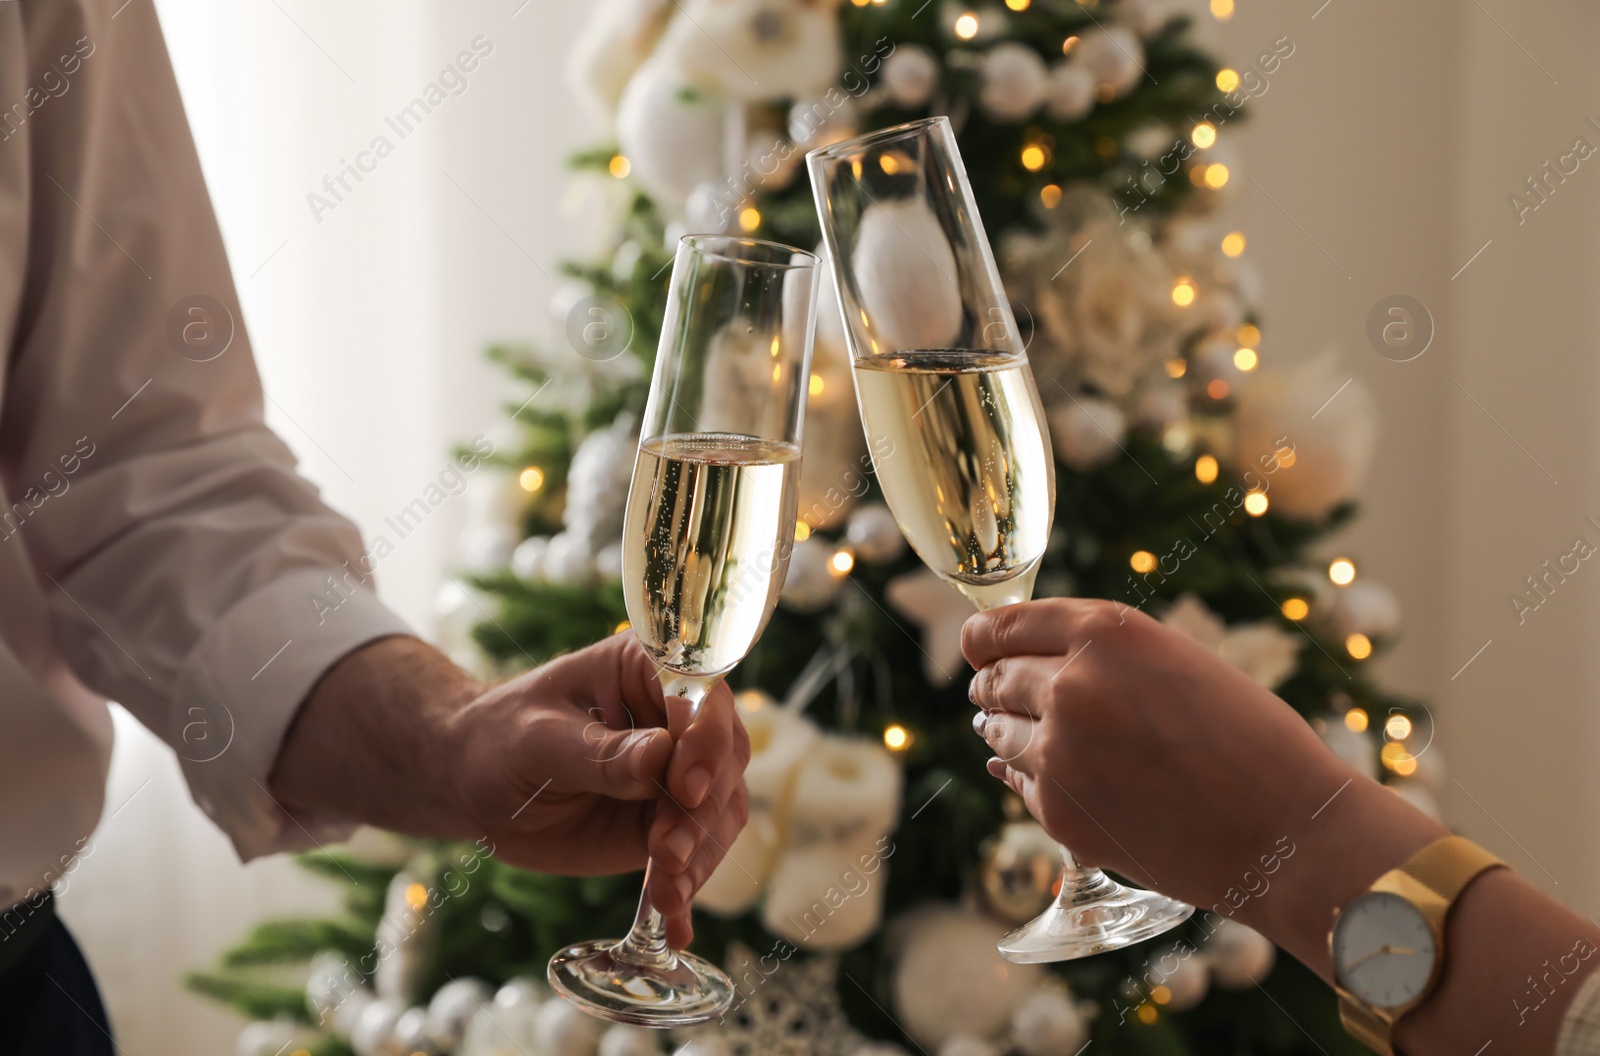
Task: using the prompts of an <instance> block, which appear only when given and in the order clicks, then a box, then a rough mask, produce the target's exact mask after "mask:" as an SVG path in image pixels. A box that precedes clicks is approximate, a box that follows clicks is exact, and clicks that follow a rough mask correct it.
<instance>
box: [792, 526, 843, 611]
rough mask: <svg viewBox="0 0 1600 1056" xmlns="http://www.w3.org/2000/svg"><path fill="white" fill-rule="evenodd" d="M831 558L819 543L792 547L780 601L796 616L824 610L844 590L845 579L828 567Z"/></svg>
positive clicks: (803, 541)
mask: <svg viewBox="0 0 1600 1056" xmlns="http://www.w3.org/2000/svg"><path fill="white" fill-rule="evenodd" d="M832 557H833V551H832V549H831V548H830V547H828V546H826V545H824V544H823V543H822V542H821V541H820V540H818V539H815V538H812V539H805V540H802V541H801V542H798V543H795V544H794V549H793V550H792V551H790V553H789V571H788V573H787V575H786V576H785V577H784V580H783V593H782V594H781V595H779V600H781V601H782V602H783V603H784V604H785V605H787V606H789V607H790V608H791V609H795V610H797V611H799V612H816V611H818V610H819V609H822V608H824V607H826V606H827V604H828V603H829V602H830V601H832V600H833V598H834V595H836V594H838V593H839V589H840V588H841V587H843V586H844V578H843V577H842V576H838V575H835V574H834V572H833V569H832V568H831V567H830V566H829V564H828V562H829V560H830V559H831V558H832Z"/></svg>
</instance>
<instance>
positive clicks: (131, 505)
mask: <svg viewBox="0 0 1600 1056" xmlns="http://www.w3.org/2000/svg"><path fill="white" fill-rule="evenodd" d="M8 6H13V8H14V11H13V13H12V14H11V16H10V19H9V21H11V22H15V21H16V20H18V19H20V24H21V27H22V32H21V37H20V43H19V41H18V40H17V39H13V40H11V41H9V42H7V41H0V51H3V52H4V54H3V55H0V61H11V59H12V58H14V57H18V51H19V50H20V51H21V56H20V57H21V58H22V59H23V60H24V61H25V63H26V68H27V70H28V84H29V85H39V86H41V87H40V90H39V91H38V92H37V93H36V95H37V98H34V99H33V100H32V101H33V102H36V103H37V104H38V105H37V106H34V105H30V106H28V107H27V108H26V116H25V119H24V120H22V121H20V122H17V121H16V120H15V119H16V116H17V115H18V114H22V113H23V112H24V111H23V110H22V109H17V110H16V111H15V112H14V113H12V115H11V123H10V124H9V125H7V124H0V134H3V135H5V138H4V139H3V140H0V212H10V213H12V215H13V216H16V215H22V216H24V217H25V218H26V223H25V225H24V226H23V230H24V231H25V233H26V260H25V267H24V268H23V271H24V274H22V275H17V276H12V275H8V274H0V290H3V291H4V292H0V298H15V300H14V301H13V302H12V303H10V304H5V305H0V320H4V319H8V318H14V319H15V321H16V322H15V325H14V327H13V328H12V331H11V332H10V333H9V334H6V335H5V337H6V341H7V345H6V351H7V353H8V354H7V360H6V364H5V374H4V390H3V394H0V396H3V402H0V477H3V480H4V483H5V490H6V495H7V498H8V502H9V509H7V510H5V511H0V536H3V538H0V546H24V547H26V548H27V550H28V554H29V558H30V561H31V563H32V565H33V567H34V569H35V570H36V572H37V574H38V577H39V579H40V582H41V585H42V586H43V588H44V589H45V591H46V592H47V593H48V595H49V598H50V607H51V614H52V615H51V622H52V630H53V637H54V638H55V640H56V643H57V645H56V647H57V648H58V649H59V651H60V652H61V654H62V655H63V656H64V657H65V659H66V660H67V662H68V663H69V665H70V666H71V668H72V670H73V671H74V673H75V674H76V675H77V677H78V678H79V679H80V680H81V681H82V682H83V683H84V684H85V685H87V686H89V687H90V688H92V689H93V690H95V691H96V692H98V693H101V694H103V695H105V696H107V697H109V698H112V699H115V700H117V701H119V702H120V703H122V704H123V705H124V706H126V707H127V708H128V709H129V710H130V711H132V712H133V713H134V714H135V715H137V716H138V717H139V719H140V720H141V721H142V722H143V723H144V724H145V725H147V726H149V727H150V728H151V729H152V730H154V731H155V732H156V733H158V734H159V735H161V736H162V737H163V738H165V739H166V740H167V741H168V742H169V743H170V744H172V746H173V747H174V748H175V749H176V750H177V753H178V755H179V757H180V759H181V760H182V765H183V768H184V771H185V774H186V776H187V778H188V780H189V783H190V785H191V788H192V790H193V792H194V796H195V799H196V801H197V802H198V803H199V804H200V805H201V806H202V807H203V808H204V809H205V810H206V811H207V813H209V814H210V815H211V817H212V818H213V819H215V821H216V822H217V823H218V824H219V825H220V826H221V827H222V828H223V829H224V830H225V831H227V832H228V834H229V835H230V836H231V837H232V839H233V841H234V844H235V846H236V848H237V849H238V851H239V853H240V854H241V856H243V857H246V858H249V857H252V856H255V855H258V854H262V853H266V852H269V851H274V850H282V849H289V848H293V847H298V846H303V845H306V844H308V843H310V842H311V841H313V840H322V839H326V838H327V837H328V836H330V835H333V834H335V833H336V832H337V831H338V830H339V829H340V828H341V825H340V819H336V818H325V817H314V816H291V815H290V814H288V813H286V812H285V811H283V810H282V809H280V807H279V806H278V805H277V804H276V803H275V802H274V801H273V799H272V798H271V796H270V795H269V794H268V791H267V775H268V773H269V772H270V770H271V767H272V764H273V760H274V758H275V757H276V754H277V751H278V748H279V746H280V744H281V742H282V740H283V737H284V734H285V732H286V730H287V728H288V726H289V723H290V722H291V721H292V719H293V717H294V714H295V712H296V710H297V709H298V707H299V705H300V704H301V702H302V701H303V700H304V699H305V697H306V695H307V693H308V692H309V691H310V690H311V688H312V687H313V686H314V685H315V683H316V681H317V679H318V678H319V677H320V676H321V675H322V673H323V672H324V671H326V670H327V668H328V667H329V666H330V665H332V664H333V663H334V662H335V661H337V660H338V659H339V658H340V657H342V656H344V655H345V654H347V653H349V652H350V651H351V650H353V649H355V648H357V647H359V646H360V645H362V644H364V643H366V642H369V641H371V640H373V639H375V638H379V637H383V636H386V635H391V634H398V633H408V632H407V628H406V626H405V624H404V623H403V622H402V621H401V620H400V619H399V618H398V617H397V616H395V615H394V614H392V613H391V612H390V611H389V610H388V609H386V608H385V607H384V606H383V605H381V604H380V603H379V602H378V601H377V599H376V596H375V595H374V594H373V592H372V582H371V572H372V568H371V565H370V563H369V561H368V559H367V557H366V556H365V554H364V552H363V547H362V541H361V537H360V534H359V533H358V532H357V530H356V529H355V528H354V526H353V525H351V524H350V523H349V522H348V521H347V520H345V519H344V518H342V517H341V516H339V515H338V514H336V513H334V512H333V511H332V510H330V509H329V508H328V507H327V506H325V505H324V504H323V503H322V502H321V501H320V499H319V498H318V494H317V490H316V488H315V487H313V486H312V485H311V484H310V483H309V482H307V481H306V480H305V479H303V478H302V477H300V476H298V475H297V474H296V472H295V463H294V458H293V456H292V455H291V454H290V452H289V450H288V448H287V447H286V446H285V445H284V444H283V443H282V441H280V440H279V439H278V438H277V437H276V436H275V435H274V434H273V433H272V432H271V431H270V430H268V429H267V428H266V426H265V425H264V423H263V418H262V399H263V394H262V391H261V387H260V382H259V381H258V377H257V373H256V370H255V366H254V363H253V362H252V354H251V348H250V342H249V340H248V338H247V336H246V334H245V331H244V321H243V319H242V317H241V315H240V312H239V308H238V302H237V298H236V296H235V293H234V288H233V281H232V278H231V276H230V273H229V269H228V264H227V261H226V258H225V256H224V253H223V248H222V241H221V238H220V236H219V234H218V230H217V226H216V222H215V219H214V217H213V215H212V211H211V206H210V201H209V198H208V196H207V193H206V188H205V185H204V182H203V180H202V177H201V173H200V165H199V162H198V159H197V157H196V155H195V150H194V146H193V143H192V141H191V139H190V135H189V131H188V126H187V123H186V121H185V117H184V112H183V107H182V103H181V100H180V98H179V95H178V90H177V86H176V84H175V81H174V79H173V75H172V70H171V67H170V64H169V61H168V59H167V53H166V49H165V45H164V42H163V40H162V36H161V31H160V28H159V25H158V22H157V19H156V14H155V11H154V9H153V7H152V6H151V2H150V0H129V2H127V3H123V4H121V5H120V6H119V5H118V4H115V3H112V4H106V3H90V2H88V0H48V2H45V0H29V2H24V3H20V4H16V5H8ZM15 9H20V13H17V12H16V10H15ZM30 98H31V97H30ZM12 259H16V256H13V258H12ZM0 268H3V265H0Z"/></svg>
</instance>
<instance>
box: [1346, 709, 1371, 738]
mask: <svg viewBox="0 0 1600 1056" xmlns="http://www.w3.org/2000/svg"><path fill="white" fill-rule="evenodd" d="M1344 728H1345V729H1347V730H1349V731H1350V732H1351V733H1364V732H1365V731H1366V728H1367V713H1366V711H1365V710H1363V709H1361V708H1351V709H1350V710H1349V711H1347V712H1345V713H1344Z"/></svg>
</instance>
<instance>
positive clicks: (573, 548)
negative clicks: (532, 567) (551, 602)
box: [540, 532, 594, 585]
mask: <svg viewBox="0 0 1600 1056" xmlns="http://www.w3.org/2000/svg"><path fill="white" fill-rule="evenodd" d="M540 572H541V573H542V575H543V578H544V579H546V580H548V581H549V582H551V583H566V584H571V585H576V584H581V583H588V582H589V581H591V580H592V579H593V578H594V564H593V562H592V561H590V559H589V547H588V543H587V540H585V539H583V538H582V537H580V536H576V535H573V534H572V533H571V532H557V533H556V534H555V535H552V536H551V537H550V538H549V539H548V540H547V541H546V542H545V548H544V559H543V560H542V561H541V562H540Z"/></svg>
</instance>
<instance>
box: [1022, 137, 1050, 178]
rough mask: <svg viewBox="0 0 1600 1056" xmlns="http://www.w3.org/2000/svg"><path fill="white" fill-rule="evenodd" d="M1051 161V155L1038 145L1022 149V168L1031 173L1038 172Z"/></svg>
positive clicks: (1030, 144) (1034, 144) (1033, 144)
mask: <svg viewBox="0 0 1600 1056" xmlns="http://www.w3.org/2000/svg"><path fill="white" fill-rule="evenodd" d="M1049 160H1050V155H1049V154H1048V153H1047V152H1046V151H1045V149H1044V148H1043V147H1041V146H1039V144H1037V143H1029V144H1028V145H1027V146H1025V147H1023V148H1022V167H1023V168H1025V169H1027V170H1028V171H1029V172H1038V171H1039V170H1040V169H1042V168H1044V167H1045V163H1046V162H1048V161H1049Z"/></svg>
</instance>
